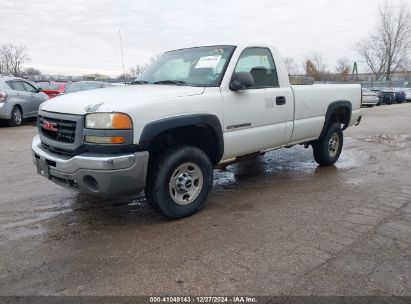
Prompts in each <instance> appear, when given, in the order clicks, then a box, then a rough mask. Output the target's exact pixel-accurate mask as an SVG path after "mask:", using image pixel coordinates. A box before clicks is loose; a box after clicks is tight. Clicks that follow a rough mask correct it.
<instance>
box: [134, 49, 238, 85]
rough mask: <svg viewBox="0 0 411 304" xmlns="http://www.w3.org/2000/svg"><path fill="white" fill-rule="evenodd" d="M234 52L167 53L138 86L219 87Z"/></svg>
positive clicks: (191, 50)
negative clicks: (152, 84)
mask: <svg viewBox="0 0 411 304" xmlns="http://www.w3.org/2000/svg"><path fill="white" fill-rule="evenodd" d="M234 49H235V47H233V46H208V47H197V48H190V49H182V50H176V51H171V52H167V53H164V54H163V55H162V56H161V57H160V58H159V59H158V60H157V61H156V62H154V63H153V64H152V65H151V66H149V67H148V68H147V69H146V70H145V71H144V72H143V73H142V74H141V76H140V77H138V78H137V79H136V82H139V83H157V84H173V85H189V86H204V87H212V86H219V85H220V82H221V78H222V77H223V75H224V72H225V69H226V66H227V63H228V61H229V59H230V57H231V54H232V53H233V51H234Z"/></svg>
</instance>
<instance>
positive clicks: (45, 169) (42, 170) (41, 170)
mask: <svg viewBox="0 0 411 304" xmlns="http://www.w3.org/2000/svg"><path fill="white" fill-rule="evenodd" d="M36 166H37V173H38V174H40V175H43V176H44V177H45V178H48V179H50V169H49V166H48V165H47V163H46V162H45V161H44V160H41V159H36Z"/></svg>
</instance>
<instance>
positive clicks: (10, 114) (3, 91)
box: [0, 76, 49, 127]
mask: <svg viewBox="0 0 411 304" xmlns="http://www.w3.org/2000/svg"><path fill="white" fill-rule="evenodd" d="M47 99H49V97H48V96H47V95H46V94H45V93H43V92H42V90H41V89H39V88H37V87H36V86H35V84H34V83H31V82H29V81H26V80H24V79H22V78H18V77H11V76H0V119H5V120H7V121H8V122H9V125H10V126H13V127H15V126H20V125H21V124H22V123H23V119H24V118H28V117H35V116H37V111H38V109H39V106H40V104H41V103H43V102H44V101H46V100H47Z"/></svg>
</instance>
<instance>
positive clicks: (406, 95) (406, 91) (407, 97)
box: [403, 88, 411, 102]
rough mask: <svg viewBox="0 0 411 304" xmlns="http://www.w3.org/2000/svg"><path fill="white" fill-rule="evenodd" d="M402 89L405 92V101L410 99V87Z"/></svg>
mask: <svg viewBox="0 0 411 304" xmlns="http://www.w3.org/2000/svg"><path fill="white" fill-rule="evenodd" d="M403 90H404V92H405V101H407V102H409V101H411V88H404V89H403Z"/></svg>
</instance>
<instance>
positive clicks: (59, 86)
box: [36, 81, 68, 98]
mask: <svg viewBox="0 0 411 304" xmlns="http://www.w3.org/2000/svg"><path fill="white" fill-rule="evenodd" d="M36 85H37V86H38V87H39V88H41V89H42V90H43V92H44V93H46V94H47V95H48V96H49V98H53V97H56V96H57V95H59V94H62V93H64V91H65V90H66V87H67V85H68V84H67V83H66V82H56V81H41V82H37V83H36Z"/></svg>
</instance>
